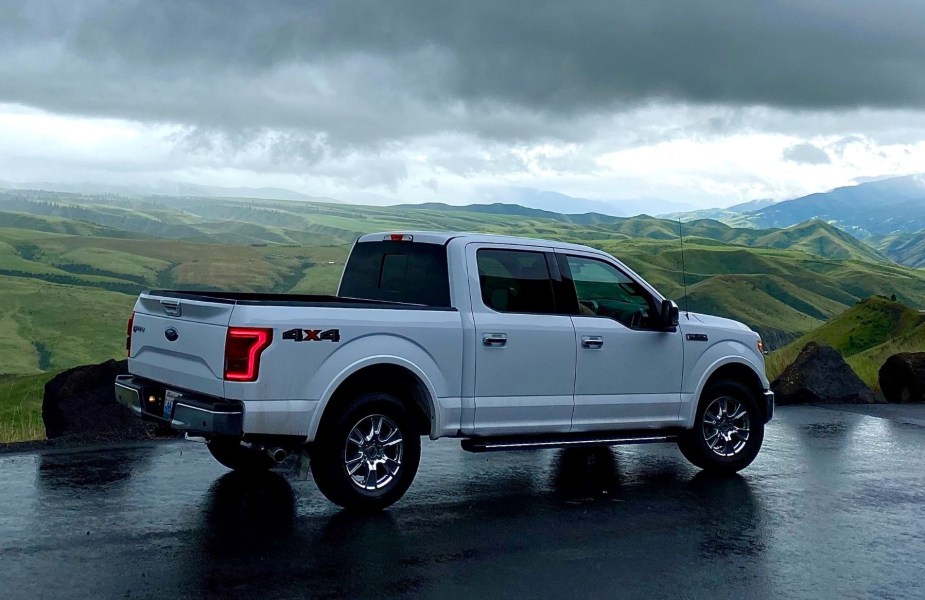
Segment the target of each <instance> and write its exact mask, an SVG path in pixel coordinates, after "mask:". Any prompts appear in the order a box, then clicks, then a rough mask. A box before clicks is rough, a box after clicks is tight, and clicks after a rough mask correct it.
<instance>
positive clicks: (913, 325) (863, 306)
mask: <svg viewBox="0 0 925 600" xmlns="http://www.w3.org/2000/svg"><path fill="white" fill-rule="evenodd" d="M809 342H817V343H820V344H825V345H827V346H832V347H833V348H835V349H836V350H838V351H839V352H840V353H841V355H842V356H843V357H844V358H845V360H846V361H847V363H848V364H849V365H850V366H851V368H852V369H854V372H855V373H857V375H858V377H860V378H861V380H862V381H864V383H866V384H867V385H868V386H870V388H871V389H874V390H879V389H880V384H879V381H878V373H879V371H880V367H881V366H883V363H884V362H885V361H886V359H887V358H888V357H889V356H891V355H893V354H896V353H899V352H923V351H925V315H923V314H922V313H920V312H919V311H917V310H913V309H911V308H909V307H907V306H905V305H903V304H902V303H899V302H893V301H891V300H889V299H887V298H883V297H876V296H875V297H872V298H869V299H867V300H864V301H863V302H860V303H858V304H857V305H856V306H854V307H852V308H850V309H848V310H846V311H845V312H844V313H842V314H840V315H838V316H837V317H835V318H833V319H831V320H829V321H828V322H826V323H825V324H824V325H822V326H820V327H819V328H817V329H815V330H814V331H812V332H810V333H808V334H806V335H804V336H802V337H800V338H798V339H797V340H795V341H793V342H792V343H790V344H788V345H786V346H784V347H783V348H780V349H779V350H777V351H775V352H772V353H771V355H770V356H768V357H767V360H766V362H765V368H766V372H767V374H768V378H769V379H771V380H772V381H773V380H774V379H776V378H777V377H779V376H780V374H781V373H782V372H783V371H784V369H785V368H787V366H788V365H790V364H792V363H793V361H794V360H795V359H796V357H797V355H798V354H799V353H800V351H801V350H802V349H803V347H804V346H805V345H806V344H807V343H809Z"/></svg>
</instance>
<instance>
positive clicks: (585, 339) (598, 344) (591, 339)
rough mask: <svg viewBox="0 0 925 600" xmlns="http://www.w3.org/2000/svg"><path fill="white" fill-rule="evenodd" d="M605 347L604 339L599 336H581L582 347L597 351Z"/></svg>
mask: <svg viewBox="0 0 925 600" xmlns="http://www.w3.org/2000/svg"><path fill="white" fill-rule="evenodd" d="M603 346H604V338H602V337H601V336H599V335H583V336H581V347H582V348H590V349H592V350H597V349H599V348H602V347H603Z"/></svg>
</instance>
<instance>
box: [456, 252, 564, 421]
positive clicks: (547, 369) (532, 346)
mask: <svg viewBox="0 0 925 600" xmlns="http://www.w3.org/2000/svg"><path fill="white" fill-rule="evenodd" d="M466 264H467V265H468V269H469V293H470V297H471V302H472V310H473V320H474V323H475V393H474V395H475V419H474V432H475V434H476V435H496V434H518V433H521V434H528V433H529V434H532V433H546V432H565V431H568V430H569V428H570V426H571V420H572V409H573V407H574V396H573V391H574V382H575V329H574V327H573V325H572V320H571V318H570V317H569V316H568V315H567V314H556V312H557V309H556V299H555V296H554V292H553V281H552V278H551V275H550V273H551V272H553V271H555V269H556V266H555V255H554V254H553V253H552V252H551V250H549V249H548V248H539V247H532V246H509V245H504V246H499V245H491V244H477V243H472V244H469V245H467V247H466Z"/></svg>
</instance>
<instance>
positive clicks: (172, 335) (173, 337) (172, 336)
mask: <svg viewBox="0 0 925 600" xmlns="http://www.w3.org/2000/svg"><path fill="white" fill-rule="evenodd" d="M164 337H165V338H167V341H168V342H175V341H177V338H178V337H180V332H179V331H177V330H176V329H174V328H173V327H168V328H167V330H166V331H165V332H164Z"/></svg>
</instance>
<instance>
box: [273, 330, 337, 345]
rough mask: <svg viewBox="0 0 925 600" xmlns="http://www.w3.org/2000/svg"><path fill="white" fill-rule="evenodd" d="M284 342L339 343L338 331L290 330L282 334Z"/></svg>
mask: <svg viewBox="0 0 925 600" xmlns="http://www.w3.org/2000/svg"><path fill="white" fill-rule="evenodd" d="M283 339H284V340H292V341H294V342H324V341H328V342H339V341H340V329H326V330H324V331H322V330H320V329H290V330H289V331H285V332H283Z"/></svg>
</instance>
